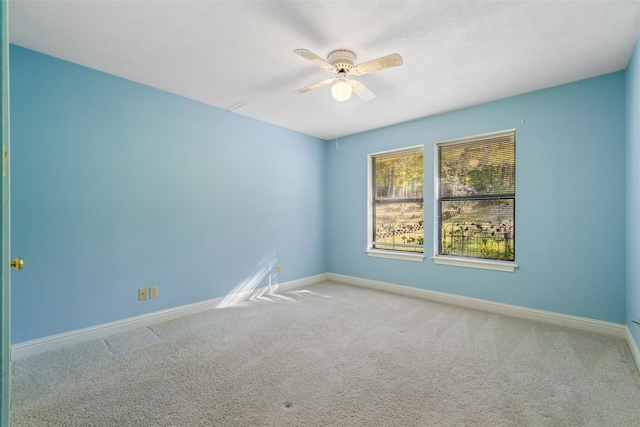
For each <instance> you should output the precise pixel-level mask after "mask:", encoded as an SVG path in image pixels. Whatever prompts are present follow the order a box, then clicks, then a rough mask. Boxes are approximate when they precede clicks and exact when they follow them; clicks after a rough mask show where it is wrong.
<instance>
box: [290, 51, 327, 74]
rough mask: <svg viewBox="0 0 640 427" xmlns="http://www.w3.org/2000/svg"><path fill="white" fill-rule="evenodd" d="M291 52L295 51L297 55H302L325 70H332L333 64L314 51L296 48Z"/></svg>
mask: <svg viewBox="0 0 640 427" xmlns="http://www.w3.org/2000/svg"><path fill="white" fill-rule="evenodd" d="M293 52H294V53H297V54H298V55H300V56H302V57H303V58H305V59H308V60H309V61H311V62H313V63H314V64H316V65H317V66H318V67H320V68H322V69H323V70H327V71H331V72H333V65H331V64H329V63H328V62H327V61H325V60H324V59H322V58H320V57H319V56H318V55H316V54H315V53H313V52H311V51H309V50H307V49H296V50H294V51H293Z"/></svg>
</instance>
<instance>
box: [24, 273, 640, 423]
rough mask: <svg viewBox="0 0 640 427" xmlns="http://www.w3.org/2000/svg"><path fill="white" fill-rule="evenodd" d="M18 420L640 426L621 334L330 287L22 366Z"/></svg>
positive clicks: (635, 383)
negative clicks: (572, 327)
mask: <svg viewBox="0 0 640 427" xmlns="http://www.w3.org/2000/svg"><path fill="white" fill-rule="evenodd" d="M12 384H13V385H12V393H13V397H12V401H11V416H12V426H14V427H21V426H29V427H32V426H598V427H601V426H624V427H631V426H640V375H639V374H638V372H637V370H636V367H635V365H634V362H633V360H632V356H631V354H630V352H629V349H628V347H627V345H626V343H625V342H624V340H622V339H617V338H612V337H609V336H604V335H599V334H594V333H587V332H582V331H577V330H572V329H567V328H563V327H558V326H553V325H549V324H543V323H536V322H532V321H527V320H521V319H514V318H509V317H504V316H500V315H495V314H490V313H485V312H480V311H474V310H469V309H464V308H460V307H454V306H449V305H446V304H439V303H433V302H429V301H425V300H420V299H413V298H408V297H403V296H398V295H393V294H388V293H383V292H378V291H373V290H368V289H362V288H357V287H352V286H348V285H343V284H338V283H332V282H323V283H319V284H315V285H311V286H307V287H305V288H302V289H298V290H295V291H290V292H283V293H282V294H279V295H267V296H264V297H263V298H259V299H253V300H252V301H249V302H245V303H244V304H242V305H240V306H235V307H229V308H224V309H216V310H211V311H208V312H205V313H202V314H199V315H195V316H191V317H187V318H182V319H178V320H174V321H170V322H165V323H160V324H156V325H154V326H151V327H148V328H143V329H138V330H135V331H132V332H127V333H124V334H120V335H115V336H112V337H109V338H107V339H104V340H96V341H91V342H87V343H84V344H81V345H77V346H74V347H70V348H65V349H61V350H56V351H52V352H48V353H44V354H40V355H37V356H34V357H31V358H28V359H24V360H20V361H17V362H15V363H14V364H13V382H12Z"/></svg>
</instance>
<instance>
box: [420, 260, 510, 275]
mask: <svg viewBox="0 0 640 427" xmlns="http://www.w3.org/2000/svg"><path fill="white" fill-rule="evenodd" d="M431 259H432V260H433V262H434V263H435V264H441V265H453V266H456V267H469V268H482V269H485V270H497V271H507V272H509V273H513V270H515V269H516V268H517V267H518V265H517V264H516V263H515V262H510V261H494V260H488V259H486V260H485V259H471V258H461V257H452V256H432V257H431Z"/></svg>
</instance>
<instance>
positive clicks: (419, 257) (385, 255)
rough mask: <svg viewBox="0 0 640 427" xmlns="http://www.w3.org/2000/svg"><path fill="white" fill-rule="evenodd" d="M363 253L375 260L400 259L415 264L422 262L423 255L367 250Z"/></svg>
mask: <svg viewBox="0 0 640 427" xmlns="http://www.w3.org/2000/svg"><path fill="white" fill-rule="evenodd" d="M365 252H366V253H367V255H369V256H372V257H376V258H390V259H401V260H404V261H416V262H422V261H424V254H421V253H410V252H400V251H381V250H376V249H367V250H366V251H365Z"/></svg>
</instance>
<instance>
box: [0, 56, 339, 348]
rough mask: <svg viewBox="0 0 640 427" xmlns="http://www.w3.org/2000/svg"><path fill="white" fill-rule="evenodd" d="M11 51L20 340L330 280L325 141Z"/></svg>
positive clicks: (15, 310)
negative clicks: (258, 278)
mask: <svg viewBox="0 0 640 427" xmlns="http://www.w3.org/2000/svg"><path fill="white" fill-rule="evenodd" d="M10 54H11V95H12V99H11V128H12V221H13V223H12V240H13V247H12V252H13V254H14V256H20V257H23V258H24V259H25V261H26V265H27V266H26V268H25V269H24V270H22V271H21V272H20V273H16V274H13V277H12V281H13V283H12V338H13V342H14V343H18V342H23V341H26V340H31V339H35V338H39V337H44V336H48V335H52V334H56V333H61V332H66V331H70V330H74V329H78V328H83V327H88V326H92V325H97V324H101V323H105V322H110V321H115V320H119V319H123V318H127V317H131V316H136V315H140V314H144V313H147V312H152V311H157V310H161V309H165V308H169V307H175V306H179V305H183V304H188V303H193V302H197V301H202V300H206V299H209V298H214V297H220V296H224V295H226V294H227V293H228V292H229V291H230V290H231V289H233V288H234V287H235V286H236V285H237V284H239V283H240V282H242V281H243V280H245V279H247V278H248V277H249V276H250V275H251V274H252V272H253V271H254V269H255V268H256V266H257V265H258V264H259V263H260V262H261V261H262V260H263V259H264V258H265V257H270V260H273V259H277V262H278V264H280V265H281V266H282V272H281V274H280V276H279V281H280V282H284V281H289V280H294V279H298V278H302V277H308V276H312V275H316V274H320V273H324V272H326V271H327V265H326V261H325V244H324V234H325V218H324V215H325V204H324V201H325V200H324V196H325V181H324V177H325V156H326V151H325V149H324V146H325V142H324V141H322V140H319V139H316V138H312V137H309V136H305V135H302V134H299V133H295V132H291V131H288V130H284V129H281V128H278V127H275V126H272V125H269V124H265V123H262V122H259V121H256V120H251V119H248V118H244V117H242V116H239V115H237V114H233V113H229V112H227V111H223V110H220V109H216V108H213V107H210V106H207V105H204V104H200V103H197V102H194V101H191V100H188V99H185V98H181V97H178V96H175V95H171V94H169V93H166V92H162V91H159V90H156V89H153V88H150V87H147V86H143V85H140V84H136V83H133V82H130V81H127V80H123V79H120V78H117V77H114V76H110V75H107V74H104V73H100V72H97V71H95V70H91V69H88V68H84V67H80V66H77V65H74V64H71V63H68V62H65V61H61V60H58V59H55V58H52V57H49V56H45V55H41V54H38V53H35V52H32V51H29V50H26V49H22V48H19V47H16V46H12V47H11V52H10ZM263 284H264V283H263ZM151 285H157V286H159V290H160V292H159V295H160V296H159V298H157V299H153V300H147V301H141V302H139V301H137V289H138V288H142V287H148V286H151Z"/></svg>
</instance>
